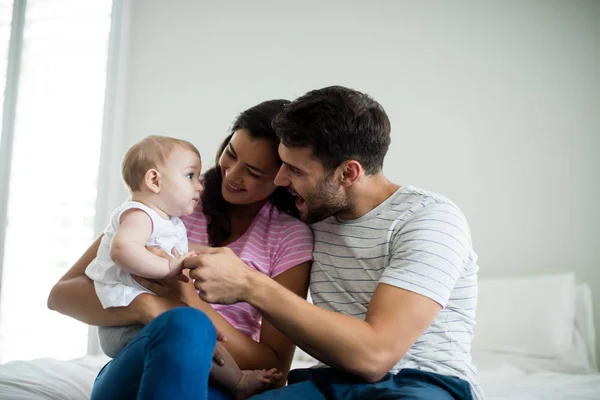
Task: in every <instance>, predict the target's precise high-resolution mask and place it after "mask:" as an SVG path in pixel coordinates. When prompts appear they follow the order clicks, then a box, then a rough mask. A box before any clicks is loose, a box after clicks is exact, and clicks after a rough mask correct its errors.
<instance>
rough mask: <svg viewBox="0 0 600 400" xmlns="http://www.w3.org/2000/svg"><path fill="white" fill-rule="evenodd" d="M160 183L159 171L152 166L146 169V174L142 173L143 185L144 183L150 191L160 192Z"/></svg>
mask: <svg viewBox="0 0 600 400" xmlns="http://www.w3.org/2000/svg"><path fill="white" fill-rule="evenodd" d="M160 183H161V177H160V172H158V171H157V170H156V169H154V168H152V169H149V170H148V171H146V175H144V185H146V187H147V188H148V189H150V191H151V192H152V193H156V194H158V193H159V192H160Z"/></svg>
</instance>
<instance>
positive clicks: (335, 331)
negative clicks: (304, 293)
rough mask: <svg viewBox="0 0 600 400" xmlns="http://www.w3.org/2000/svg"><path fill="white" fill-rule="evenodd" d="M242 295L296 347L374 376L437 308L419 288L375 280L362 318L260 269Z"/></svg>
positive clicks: (403, 350)
mask: <svg viewBox="0 0 600 400" xmlns="http://www.w3.org/2000/svg"><path fill="white" fill-rule="evenodd" d="M248 287H249V288H251V290H250V292H249V293H248V298H247V301H248V302H249V303H250V304H252V305H254V306H255V307H256V308H257V309H259V310H260V311H261V312H262V314H263V315H264V316H265V317H266V318H267V319H268V320H269V321H270V322H271V323H272V324H273V325H274V326H275V327H276V328H277V329H279V330H280V331H282V332H283V333H284V334H285V335H286V336H288V337H289V338H290V339H292V341H293V342H295V343H296V344H297V345H298V346H299V347H300V348H302V349H303V350H304V351H306V352H307V353H309V354H311V355H312V356H313V357H315V358H317V359H319V360H321V361H323V362H324V363H326V364H328V365H331V366H333V367H337V368H340V369H343V370H345V371H348V372H350V373H353V374H355V375H358V376H360V377H361V378H363V379H364V380H366V381H368V382H376V381H378V380H380V379H381V378H382V377H383V376H384V375H385V374H386V373H388V372H389V370H390V369H391V368H392V367H393V366H394V365H395V364H396V363H397V362H398V360H400V359H401V358H402V357H403V356H404V354H405V353H406V351H408V349H410V347H411V346H412V345H413V344H414V342H415V341H416V340H417V339H418V338H419V336H420V335H421V334H422V333H423V331H425V329H427V327H428V326H429V325H431V322H432V321H433V319H434V318H435V316H436V315H437V314H438V312H439V311H440V310H441V306H440V305H439V304H438V303H436V302H435V301H433V300H431V299H429V298H427V297H425V296H421V295H419V294H416V293H413V292H410V291H407V290H404V289H399V288H396V287H394V286H390V285H386V284H380V285H378V286H377V289H376V290H375V294H374V295H373V298H372V300H371V303H370V304H369V308H368V311H367V315H366V317H365V321H361V320H359V319H357V318H354V317H350V316H347V315H343V314H340V313H336V312H332V311H328V310H325V309H322V308H320V307H317V306H314V305H312V304H310V303H308V302H307V301H305V300H304V299H302V298H300V297H298V296H295V295H293V294H292V293H291V292H289V291H287V290H286V289H285V288H283V287H281V286H280V285H278V284H277V283H275V282H273V281H272V280H271V279H269V278H268V277H267V276H265V275H261V274H251V277H250V278H249V282H248Z"/></svg>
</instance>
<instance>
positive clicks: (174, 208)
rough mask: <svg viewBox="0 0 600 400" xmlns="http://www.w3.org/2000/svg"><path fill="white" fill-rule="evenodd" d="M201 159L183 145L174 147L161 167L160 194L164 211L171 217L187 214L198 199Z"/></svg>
mask: <svg viewBox="0 0 600 400" xmlns="http://www.w3.org/2000/svg"><path fill="white" fill-rule="evenodd" d="M201 170H202V161H201V160H200V158H199V157H198V155H197V154H196V153H194V152H193V151H191V150H188V149H186V148H183V147H179V146H178V147H177V148H176V149H174V150H173V151H172V152H171V154H170V155H169V158H168V159H167V161H166V162H165V165H164V166H163V168H161V171H160V174H161V184H160V196H161V198H162V199H163V202H164V207H165V210H164V211H165V212H166V213H167V214H169V215H170V216H172V217H179V216H182V215H189V214H191V213H192V212H193V211H194V208H195V207H196V204H198V201H200V192H201V191H202V184H201V183H200V171H201Z"/></svg>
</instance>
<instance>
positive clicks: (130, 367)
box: [48, 100, 312, 399]
mask: <svg viewBox="0 0 600 400" xmlns="http://www.w3.org/2000/svg"><path fill="white" fill-rule="evenodd" d="M286 103H287V101H284V100H272V101H266V102H263V103H261V104H259V105H257V106H255V107H252V108H250V109H248V110H246V111H244V112H243V113H242V114H240V116H239V117H238V118H237V120H236V121H235V123H234V125H233V127H232V129H231V133H230V135H229V136H228V137H227V138H226V139H225V141H224V143H223V144H222V146H221V148H220V149H219V152H218V157H217V165H216V166H215V167H214V168H213V169H211V170H209V171H207V172H206V174H205V177H204V192H203V194H202V198H201V202H200V204H199V205H198V208H197V209H196V210H195V212H194V213H193V214H192V215H191V216H189V217H187V218H186V219H185V220H184V222H185V224H186V227H187V229H188V238H189V240H190V242H191V244H192V246H191V249H192V250H193V248H194V246H193V243H198V244H199V245H212V246H227V247H230V248H231V249H232V250H233V251H234V252H235V253H236V254H237V255H238V256H239V257H240V258H241V259H242V260H244V261H245V262H246V264H247V265H248V266H249V267H250V268H254V269H256V270H258V271H260V272H263V273H266V274H269V275H270V276H271V277H274V279H275V280H276V281H278V282H279V283H280V284H282V285H284V286H286V287H287V288H288V289H289V290H291V291H293V292H295V293H297V294H298V295H300V296H303V297H305V296H306V292H307V287H308V276H309V273H310V262H311V260H312V233H311V231H310V228H309V227H308V226H307V225H305V224H304V223H302V222H301V221H299V220H298V219H296V218H295V217H296V215H297V210H296V209H295V205H294V201H295V200H294V198H293V196H292V195H291V194H289V193H288V192H287V191H286V190H285V189H283V188H278V187H277V186H276V185H275V184H274V183H273V180H274V178H275V175H276V174H277V171H278V169H279V167H280V165H281V160H280V159H279V157H278V155H277V146H278V139H277V136H276V135H275V132H274V131H273V129H272V128H271V120H272V119H273V117H274V116H275V115H276V114H277V113H279V112H280V111H281V110H282V109H283V106H284V105H285V104H286ZM99 243H100V238H98V239H97V240H96V242H95V243H94V244H92V246H90V248H89V249H88V250H87V251H86V252H85V253H84V254H83V256H82V257H81V258H80V259H79V260H78V261H77V262H76V263H75V265H74V266H73V267H72V268H71V269H70V270H69V271H68V272H67V273H66V274H65V275H64V276H63V277H62V278H61V279H60V281H59V282H58V283H57V284H56V285H55V286H54V288H53V289H52V291H51V293H50V296H49V298H48V306H49V308H50V309H52V310H56V311H59V312H61V313H63V314H65V315H68V316H71V317H73V318H75V319H78V320H80V321H82V322H85V323H88V324H90V325H100V326H123V325H132V324H142V325H146V327H145V328H144V329H143V330H142V331H141V332H140V333H139V334H137V335H136V336H135V338H133V339H132V340H131V341H130V342H129V344H128V345H127V346H126V347H125V348H124V349H123V350H122V351H120V352H119V354H118V355H117V356H116V357H115V359H114V360H112V361H111V362H110V363H109V364H107V366H105V367H104V369H103V370H102V371H101V372H100V374H99V376H98V378H97V380H96V383H95V386H94V392H93V398H99V399H102V398H110V399H118V398H123V399H125V398H128V399H129V398H135V397H136V396H137V398H177V399H187V398H189V399H192V398H193V399H202V398H206V396H207V393H208V398H210V399H216V398H227V397H228V396H229V394H228V393H226V392H224V391H223V390H221V389H220V388H217V387H215V386H214V385H212V384H209V383H208V371H209V368H210V363H211V360H212V357H213V354H212V351H213V349H214V346H215V328H216V330H217V331H219V332H220V333H221V334H222V335H224V336H225V337H226V338H227V340H226V341H225V342H224V343H223V344H224V346H225V347H226V349H227V350H228V351H229V353H230V354H231V355H232V357H233V358H234V360H235V361H236V362H237V364H238V365H239V367H240V368H241V369H271V368H277V369H278V370H279V371H280V372H282V373H283V374H284V376H285V375H286V374H287V372H288V371H289V368H290V364H291V360H292V357H293V353H294V345H293V344H292V343H291V342H290V341H289V340H288V339H287V338H285V337H284V336H283V335H282V334H281V333H280V332H279V331H277V330H276V329H275V328H274V327H273V326H272V325H271V324H270V323H269V322H268V321H266V320H263V321H261V316H260V314H259V313H258V312H257V311H256V310H255V309H253V308H252V307H250V306H249V305H248V304H234V305H229V306H220V305H219V306H217V305H215V306H214V308H213V306H211V305H209V304H207V303H205V302H203V301H202V300H201V299H200V298H199V297H198V295H197V293H196V291H195V289H194V287H193V285H192V283H191V282H188V283H181V282H161V283H160V284H156V283H154V282H149V281H144V280H140V283H142V284H143V285H145V286H147V287H148V288H149V289H150V290H152V291H154V292H155V293H157V294H158V296H153V295H141V296H138V297H137V298H136V299H135V300H134V302H133V303H132V304H131V305H130V306H128V307H124V308H109V309H103V308H102V306H101V305H100V303H99V301H98V298H97V297H96V294H95V292H94V286H93V284H92V282H91V281H90V280H89V279H88V278H87V276H85V274H84V271H85V268H86V266H87V265H88V264H89V263H90V262H91V261H92V259H93V258H94V257H95V254H96V251H97V249H98V245H99ZM185 305H188V306H190V307H186V308H183V307H178V306H185ZM176 307H178V308H176ZM197 310H200V311H202V312H200V311H197ZM207 317H208V318H207ZM284 383H285V378H284V379H283V380H282V381H281V382H280V384H284ZM207 386H209V387H208V388H207ZM163 396H164V397H163Z"/></svg>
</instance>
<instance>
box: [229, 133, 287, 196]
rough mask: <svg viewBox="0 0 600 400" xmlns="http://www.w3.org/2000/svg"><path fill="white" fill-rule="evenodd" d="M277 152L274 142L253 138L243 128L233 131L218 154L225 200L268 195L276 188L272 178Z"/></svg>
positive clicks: (276, 169)
mask: <svg viewBox="0 0 600 400" xmlns="http://www.w3.org/2000/svg"><path fill="white" fill-rule="evenodd" d="M276 155H277V146H276V145H275V144H273V143H270V142H269V141H268V140H266V139H254V138H252V137H251V136H250V133H249V132H248V130H246V129H238V130H237V131H235V132H234V135H233V136H232V138H231V140H230V141H229V144H228V145H227V147H226V148H225V151H223V154H222V155H221V158H219V166H220V167H221V175H222V177H223V184H222V186H221V192H222V193H223V197H224V198H225V201H227V202H228V203H230V204H237V205H245V204H253V203H257V202H259V201H262V200H265V199H266V198H267V197H269V196H270V195H271V193H273V192H274V191H275V189H276V188H277V186H276V185H275V183H274V182H273V180H274V179H275V175H277V171H278V170H279V165H278V163H277V156H276Z"/></svg>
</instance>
